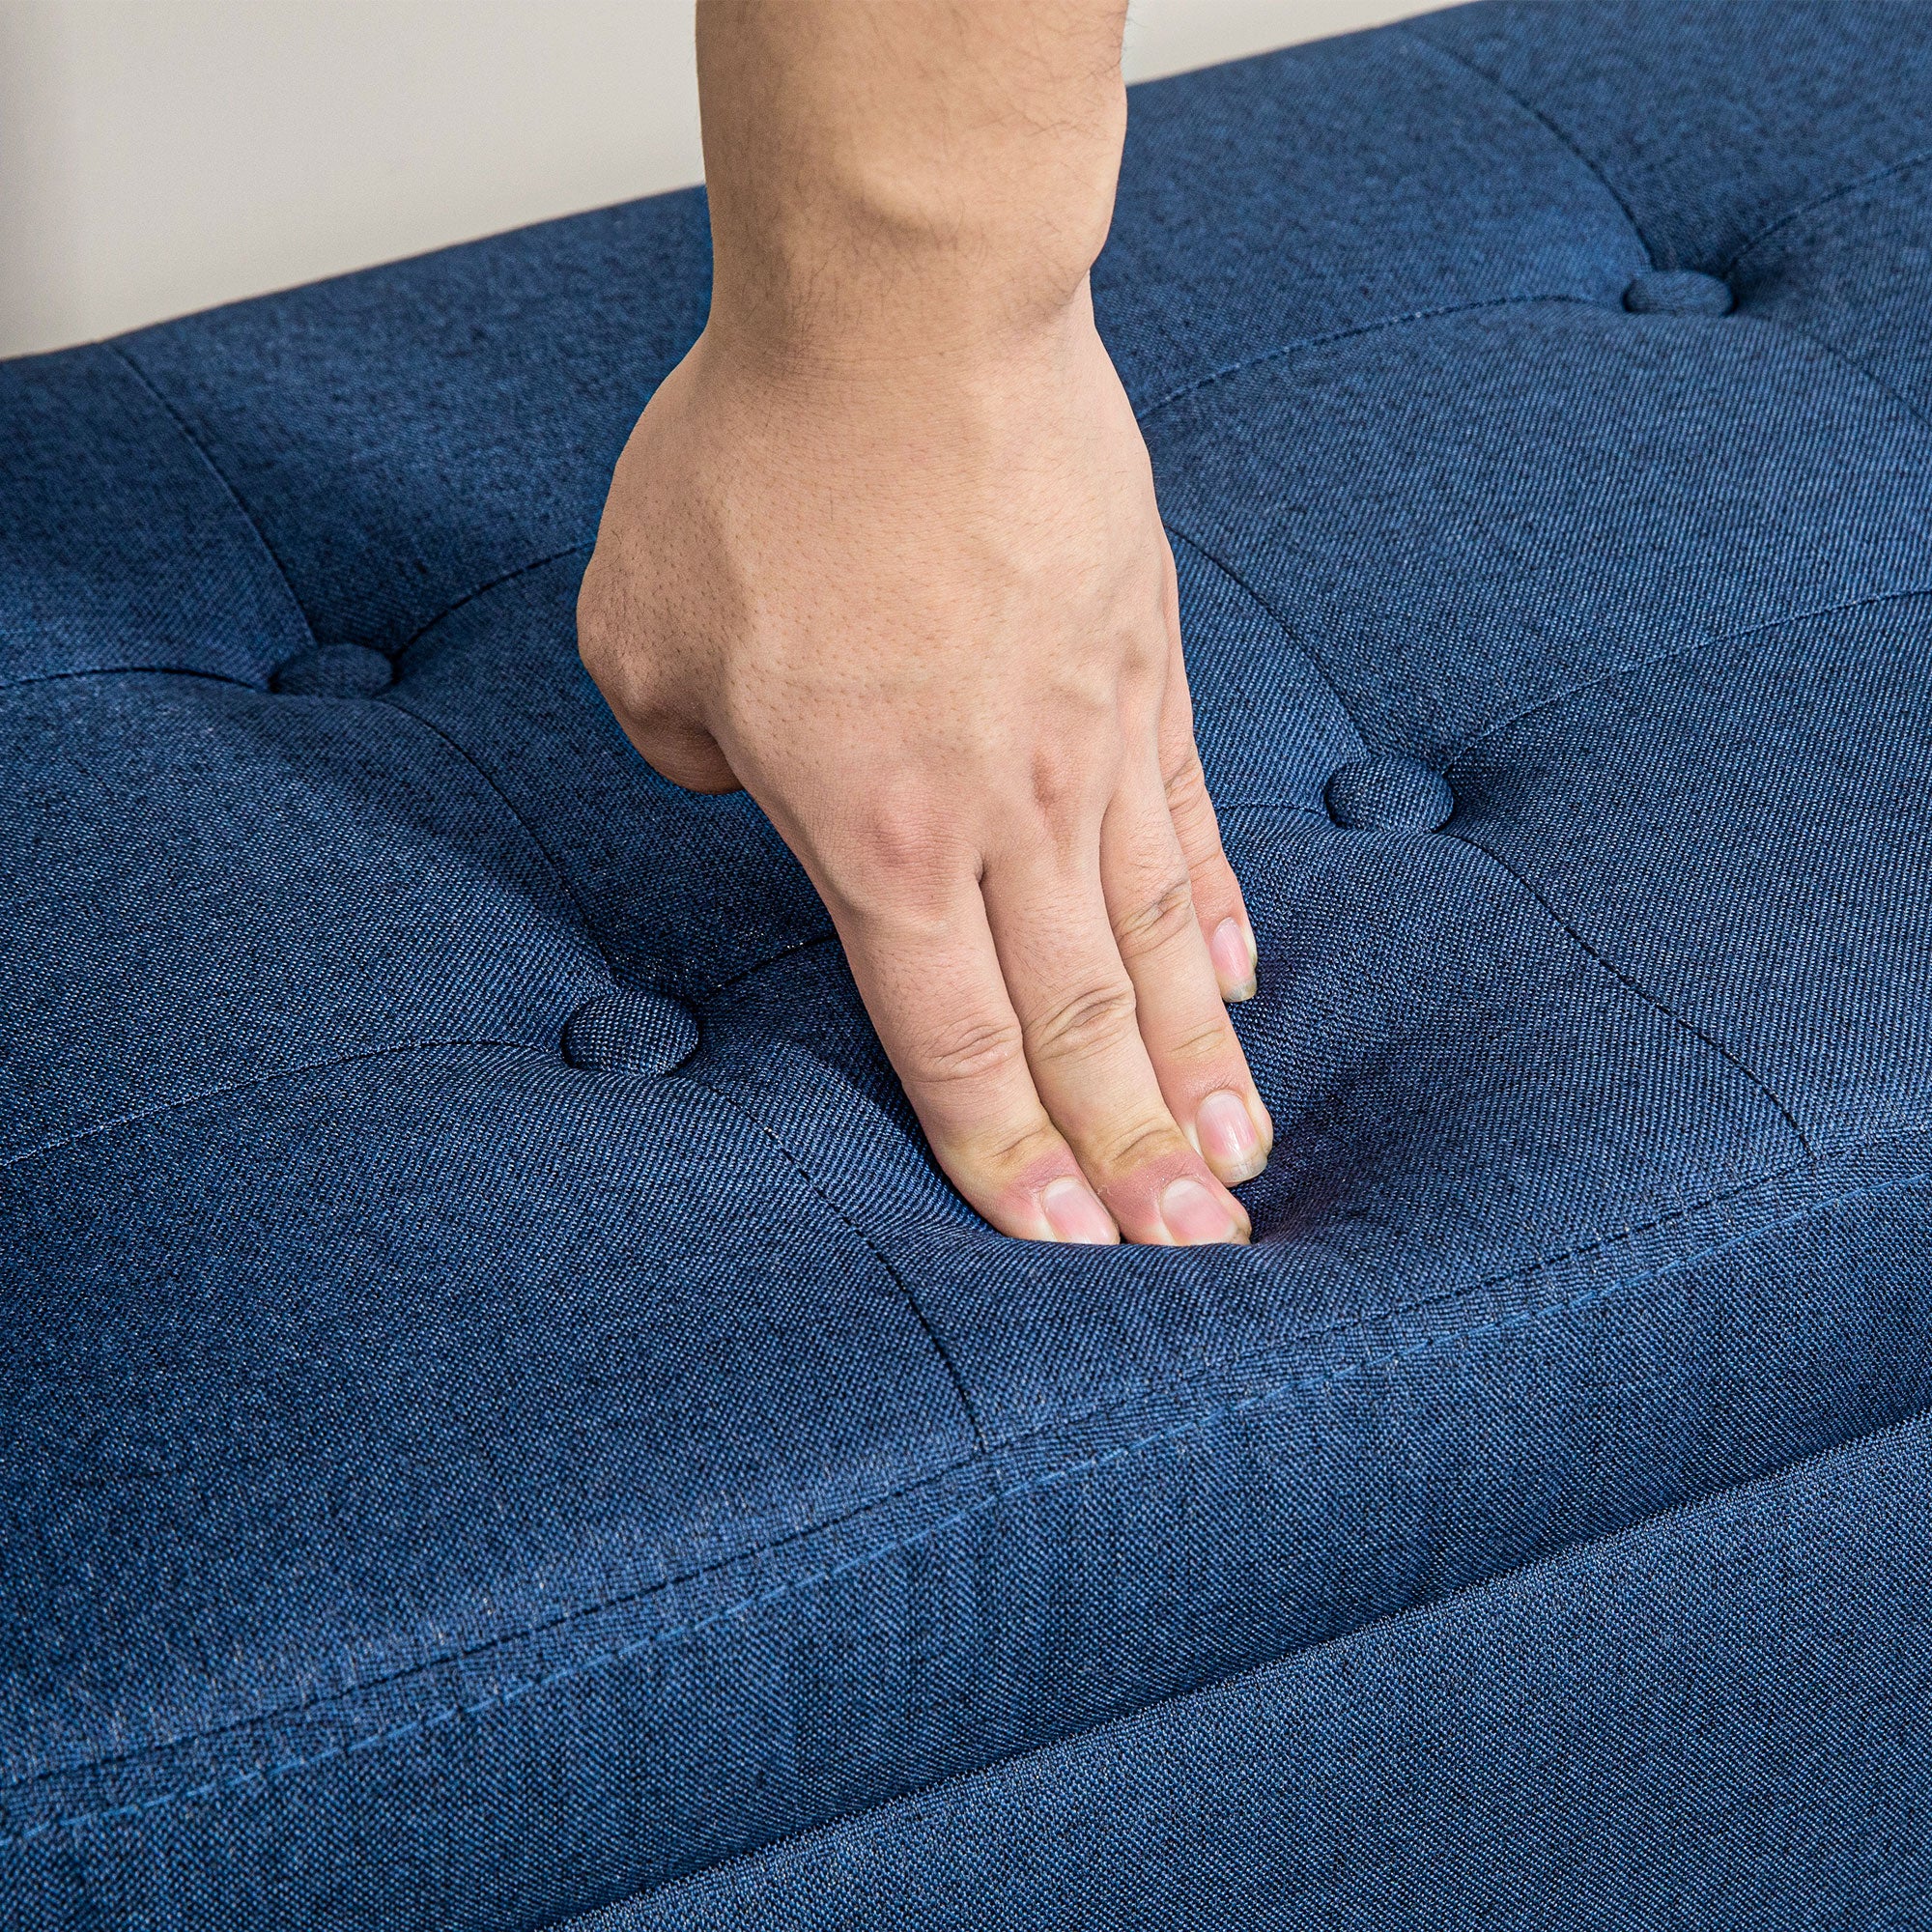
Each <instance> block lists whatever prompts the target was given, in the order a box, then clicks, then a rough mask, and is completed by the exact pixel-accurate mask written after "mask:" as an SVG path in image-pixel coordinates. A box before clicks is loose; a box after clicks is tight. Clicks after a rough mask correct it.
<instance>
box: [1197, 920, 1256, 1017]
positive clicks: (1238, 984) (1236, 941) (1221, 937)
mask: <svg viewBox="0 0 1932 1932" xmlns="http://www.w3.org/2000/svg"><path fill="white" fill-rule="evenodd" d="M1208 958H1210V959H1211V960H1212V961H1213V962H1214V977H1215V979H1217V980H1220V982H1221V997H1222V998H1223V999H1224V1000H1226V1001H1228V1002H1229V1003H1230V1004H1231V1005H1232V1004H1234V1003H1235V1002H1236V1001H1239V1000H1252V999H1253V998H1254V996H1255V942H1254V936H1253V934H1252V933H1250V932H1249V931H1248V929H1247V928H1246V927H1245V926H1244V925H1242V923H1241V922H1240V921H1239V920H1237V919H1224V920H1223V921H1222V922H1221V923H1220V924H1219V925H1217V926H1216V927H1215V928H1214V937H1213V938H1212V939H1210V940H1209V941H1208Z"/></svg>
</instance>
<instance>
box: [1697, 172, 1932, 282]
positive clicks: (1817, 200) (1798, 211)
mask: <svg viewBox="0 0 1932 1932" xmlns="http://www.w3.org/2000/svg"><path fill="white" fill-rule="evenodd" d="M1927 161H1932V148H1919V149H1916V150H1915V151H1914V152H1913V153H1912V154H1909V155H1907V156H1905V158H1904V159H1903V160H1897V161H1888V162H1887V163H1886V165H1885V166H1884V167H1882V168H1874V169H1873V170H1872V171H1871V173H1870V174H1866V175H1860V176H1859V178H1858V179H1857V180H1856V181H1848V182H1846V183H1845V184H1844V185H1842V186H1839V187H1834V188H1828V189H1827V190H1826V191H1825V193H1823V194H1819V195H1813V196H1812V198H1811V199H1810V200H1809V201H1801V202H1800V203H1799V204H1798V206H1797V207H1796V208H1794V209H1792V210H1790V211H1789V212H1788V213H1784V214H1780V215H1779V216H1778V217H1777V219H1776V221H1774V222H1772V223H1771V224H1770V225H1769V226H1768V227H1765V228H1760V229H1759V230H1758V231H1757V233H1756V234H1755V235H1753V236H1752V237H1751V238H1750V240H1749V241H1747V242H1746V243H1745V244H1744V245H1743V246H1742V247H1741V248H1739V250H1738V251H1737V253H1736V254H1734V255H1733V256H1732V257H1731V258H1730V260H1729V261H1728V262H1726V263H1725V264H1724V266H1723V267H1722V268H1721V269H1719V270H1718V273H1719V277H1720V278H1721V277H1728V276H1729V275H1730V274H1731V272H1732V270H1735V269H1736V268H1737V266H1738V264H1739V263H1740V262H1742V261H1743V260H1744V258H1745V257H1746V256H1747V255H1748V254H1749V253H1750V252H1751V250H1752V249H1753V248H1755V247H1757V246H1758V244H1759V243H1760V242H1764V241H1770V240H1771V238H1772V237H1773V236H1774V235H1776V234H1777V233H1778V231H1779V230H1780V229H1783V228H1788V227H1789V226H1790V225H1791V223H1792V222H1794V221H1797V220H1799V219H1801V218H1802V217H1803V216H1804V215H1806V214H1809V213H1812V212H1813V211H1814V210H1815V209H1820V208H1827V207H1829V206H1830V205H1831V204H1832V203H1833V202H1834V201H1842V200H1843V199H1844V197H1845V196H1846V195H1848V194H1857V193H1858V191H1859V190H1860V189H1861V188H1864V187H1870V186H1872V185H1874V184H1875V183H1878V182H1882V181H1889V179H1890V178H1891V177H1892V176H1893V175H1902V174H1906V173H1909V172H1910V171H1911V170H1912V169H1913V168H1916V167H1919V166H1922V165H1923V164H1924V163H1925V162H1927Z"/></svg>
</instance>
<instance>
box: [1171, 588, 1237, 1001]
mask: <svg viewBox="0 0 1932 1932" xmlns="http://www.w3.org/2000/svg"><path fill="white" fill-rule="evenodd" d="M1168 584H1169V598H1168V636H1169V661H1168V673H1167V691H1166V694H1165V696H1164V698H1163V700H1162V703H1161V714H1160V769H1161V773H1162V777H1163V779H1164V781H1165V785H1166V791H1167V810H1168V816H1169V818H1170V819H1171V820H1172V822H1173V825H1174V830H1175V836H1176V837H1177V838H1179V840H1180V850H1181V853H1182V855H1183V857H1184V858H1185V859H1186V861H1187V874H1188V879H1189V882H1190V883H1191V885H1192V887H1193V891H1194V911H1195V916H1196V918H1197V919H1198V920H1199V921H1200V923H1201V930H1202V932H1203V934H1204V935H1205V936H1206V938H1207V941H1208V957H1209V958H1210V959H1211V960H1212V961H1213V964H1214V979H1215V981H1216V983H1217V984H1218V985H1219V987H1220V989H1221V997H1222V998H1223V999H1224V1000H1226V1001H1228V1002H1229V1003H1230V1004H1231V1005H1232V1004H1236V1003H1238V1002H1240V1001H1242V1000H1251V999H1253V998H1254V995H1255V972H1256V964H1257V952H1256V948H1255V929H1254V926H1253V924H1252V923H1250V921H1249V919H1248V908H1247V904H1246V902H1245V901H1244V900H1243V898H1242V896H1241V887H1240V882H1239V881H1238V880H1237V879H1236V877H1235V868H1234V867H1232V866H1231V865H1229V863H1228V855H1227V853H1226V852H1225V851H1224V850H1223V849H1222V846H1221V826H1220V822H1219V820H1218V819H1216V817H1215V815H1214V803H1213V800H1212V799H1210V798H1209V797H1208V780H1207V777H1206V775H1205V774H1204V773H1203V771H1202V769H1201V754H1200V753H1199V752H1198V751H1197V750H1196V749H1195V744H1194V705H1193V700H1192V699H1191V697H1190V696H1189V695H1188V690H1187V665H1186V661H1185V659H1184V657H1183V656H1182V653H1181V646H1180V615H1179V601H1178V598H1177V597H1176V595H1175V593H1174V588H1173V584H1174V566H1173V560H1172V558H1171V557H1170V559H1169V563H1168Z"/></svg>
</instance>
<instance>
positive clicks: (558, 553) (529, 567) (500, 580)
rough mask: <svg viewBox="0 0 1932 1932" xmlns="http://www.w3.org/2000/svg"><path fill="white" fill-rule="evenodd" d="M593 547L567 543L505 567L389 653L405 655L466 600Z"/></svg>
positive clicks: (421, 625) (418, 627)
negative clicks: (513, 567) (515, 564)
mask: <svg viewBox="0 0 1932 1932" xmlns="http://www.w3.org/2000/svg"><path fill="white" fill-rule="evenodd" d="M591 547H592V546H591V545H590V544H589V543H588V542H584V543H574V544H566V545H565V546H564V547H563V549H561V550H554V551H552V552H551V554H549V555H548V556H539V557H536V558H534V559H532V560H531V561H530V562H528V563H520V564H518V565H517V567H516V568H515V569H514V570H506V571H504V572H503V573H502V575H501V576H499V577H493V578H491V580H490V581H489V582H487V583H479V584H478V585H477V586H476V588H475V589H474V590H466V591H465V592H464V593H463V595H462V596H461V597H459V598H457V599H456V600H455V602H454V603H451V604H445V605H444V606H443V607H442V609H441V610H440V611H438V612H437V613H436V615H435V616H434V617H432V618H430V619H429V620H428V621H427V622H426V623H423V624H419V625H417V627H416V628H415V629H414V630H413V631H412V632H411V633H410V635H409V636H408V637H407V638H405V639H403V641H402V642H401V643H400V644H399V645H398V646H397V647H396V649H395V650H394V651H393V652H391V653H390V655H391V656H392V657H398V658H400V657H402V656H404V655H405V654H406V653H407V652H409V651H411V650H412V649H413V648H414V647H415V645H416V644H418V643H419V642H420V641H421V640H422V639H424V638H426V637H427V636H428V635H429V634H430V632H432V631H433V630H435V629H436V627H437V626H438V625H439V624H440V623H441V622H442V620H443V619H444V618H445V617H448V616H451V615H453V614H454V613H455V612H456V611H460V610H462V609H463V607H464V606H465V605H466V604H473V603H475V601H476V600H477V598H479V597H482V596H485V595H487V594H488V593H489V592H490V591H492V590H495V589H497V588H498V586H500V585H502V584H505V583H510V582H515V580H516V579H518V578H519V577H527V576H528V575H529V574H530V572H531V571H533V570H541V569H542V568H543V567H544V566H545V564H547V563H557V562H560V561H561V560H562V559H563V558H564V557H567V556H575V555H577V554H578V553H579V552H580V551H586V550H589V549H590V548H591Z"/></svg>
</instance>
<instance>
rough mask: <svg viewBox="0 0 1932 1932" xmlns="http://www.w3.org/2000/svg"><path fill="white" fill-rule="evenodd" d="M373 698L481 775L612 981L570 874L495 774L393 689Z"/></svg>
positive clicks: (614, 971) (606, 958)
mask: <svg viewBox="0 0 1932 1932" xmlns="http://www.w3.org/2000/svg"><path fill="white" fill-rule="evenodd" d="M392 690H393V687H392ZM376 702H377V703H379V704H386V705H387V706H388V707H389V708H390V710H392V711H393V712H395V713H396V715H397V716H398V717H399V718H408V719H410V720H411V721H412V723H414V724H417V725H421V726H422V728H423V729H424V730H425V731H427V732H429V733H430V735H431V736H432V737H435V738H439V739H440V740H441V741H442V743H443V744H445V745H447V746H448V747H449V749H450V750H451V751H452V752H454V753H456V755H457V756H458V757H459V758H461V759H462V760H463V762H464V763H465V764H466V765H468V766H469V769H470V770H471V771H473V772H474V773H475V774H476V776H477V777H478V778H479V779H481V780H482V781H483V782H484V783H485V784H486V785H488V786H489V787H490V789H491V790H492V791H493V792H494V793H495V794H496V795H497V802H498V803H499V804H500V805H501V806H502V808H503V810H505V811H507V812H508V813H509V814H510V819H511V822H512V823H513V824H515V825H516V826H517V827H518V828H519V829H520V830H521V831H522V833H523V835H524V837H525V838H527V839H528V840H529V841H530V843H531V844H532V845H534V846H535V847H536V849H537V853H538V856H539V857H540V858H541V859H542V860H543V862H544V864H545V865H546V866H547V867H550V874H551V877H552V878H554V880H555V881H556V884H557V890H558V891H559V892H560V893H562V895H563V899H564V903H565V904H566V905H567V906H569V907H570V909H571V910H572V911H573V912H574V913H576V915H577V918H578V923H579V924H580V925H582V928H583V936H584V938H585V939H586V940H588V941H589V943H590V945H591V948H592V949H593V950H594V951H595V952H596V954H597V956H598V957H599V958H600V959H602V960H603V962H604V970H605V971H606V972H607V973H609V974H610V975H611V980H613V981H615V980H616V979H617V968H616V966H615V964H614V963H613V962H612V960H611V955H610V953H609V952H606V951H605V948H604V942H603V940H602V939H600V938H599V937H598V935H597V929H596V927H595V926H593V925H592V924H591V923H590V915H589V914H588V913H587V912H586V911H585V910H584V908H583V901H582V899H580V898H579V897H578V896H577V888H576V887H575V886H573V885H572V884H571V882H570V880H569V878H568V877H567V876H566V875H565V872H564V869H563V867H561V866H560V865H559V864H558V863H557V860H556V855H555V854H554V853H553V852H552V851H551V849H550V847H549V846H548V845H546V844H545V843H544V841H543V840H542V839H541V838H538V837H537V834H536V829H535V828H534V827H533V826H532V825H531V824H530V822H529V820H528V819H527V818H526V817H525V816H524V814H523V813H522V812H521V811H519V810H517V808H516V807H515V806H514V805H512V804H511V803H510V800H509V797H508V795H507V794H506V793H505V792H504V790H503V787H502V786H501V785H499V784H498V783H497V781H496V780H495V779H494V778H492V777H491V776H490V774H489V773H488V772H487V771H485V770H484V769H483V767H482V765H480V764H479V763H478V762H477V761H476V759H475V758H474V757H472V756H471V755H470V753H469V752H468V751H467V750H466V749H465V748H464V747H463V746H462V745H459V744H458V743H457V741H456V740H455V739H454V738H452V737H451V736H450V735H449V733H448V732H447V731H445V730H444V729H443V728H442V726H441V725H433V724H431V722H430V721H429V720H428V719H427V718H425V717H424V716H423V715H422V713H421V712H420V711H412V709H411V708H410V707H409V706H408V705H407V704H405V703H404V702H403V701H402V699H401V698H400V697H397V696H393V695H392V692H384V693H383V694H381V695H380V696H378V698H377V699H376Z"/></svg>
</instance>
